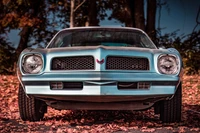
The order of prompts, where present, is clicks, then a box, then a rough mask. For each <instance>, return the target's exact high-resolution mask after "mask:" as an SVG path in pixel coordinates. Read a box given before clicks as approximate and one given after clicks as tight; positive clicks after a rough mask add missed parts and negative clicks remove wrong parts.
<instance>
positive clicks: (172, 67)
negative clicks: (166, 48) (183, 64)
mask: <svg viewBox="0 0 200 133" xmlns="http://www.w3.org/2000/svg"><path fill="white" fill-rule="evenodd" d="M158 70H159V72H160V73H162V74H177V73H178V71H179V60H178V58H177V57H176V56H175V55H168V54H166V55H161V56H159V57H158Z"/></svg>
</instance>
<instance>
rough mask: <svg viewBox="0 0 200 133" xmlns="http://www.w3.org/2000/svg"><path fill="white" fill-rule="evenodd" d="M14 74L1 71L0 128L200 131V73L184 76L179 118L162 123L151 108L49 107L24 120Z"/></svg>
mask: <svg viewBox="0 0 200 133" xmlns="http://www.w3.org/2000/svg"><path fill="white" fill-rule="evenodd" d="M18 84H19V81H18V79H17V77H16V76H5V75H0V105H1V108H0V131H1V132H5V133H7V132H53V133H54V132H55V133H56V132H57V133H63V132H67V133H97V132H105V133H108V132H109V133H110V132H116V133H117V132H123V133H124V132H138V133H139V132H156V133H163V132H164V133H165V132H170V133H171V132H181V133H183V132H192V133H199V132H200V123H199V121H200V76H197V75H193V76H184V77H183V85H182V86H183V89H182V90H183V92H182V95H183V106H182V122H180V123H171V124H162V123H161V122H160V120H159V116H157V115H155V114H154V112H153V110H152V109H150V110H147V111H85V110H79V111H75V110H61V111H59V110H55V109H52V108H48V113H47V114H45V118H44V120H42V121H39V122H28V121H27V122H24V121H22V120H21V119H20V117H19V110H18V103H17V102H18V100H17V93H18Z"/></svg>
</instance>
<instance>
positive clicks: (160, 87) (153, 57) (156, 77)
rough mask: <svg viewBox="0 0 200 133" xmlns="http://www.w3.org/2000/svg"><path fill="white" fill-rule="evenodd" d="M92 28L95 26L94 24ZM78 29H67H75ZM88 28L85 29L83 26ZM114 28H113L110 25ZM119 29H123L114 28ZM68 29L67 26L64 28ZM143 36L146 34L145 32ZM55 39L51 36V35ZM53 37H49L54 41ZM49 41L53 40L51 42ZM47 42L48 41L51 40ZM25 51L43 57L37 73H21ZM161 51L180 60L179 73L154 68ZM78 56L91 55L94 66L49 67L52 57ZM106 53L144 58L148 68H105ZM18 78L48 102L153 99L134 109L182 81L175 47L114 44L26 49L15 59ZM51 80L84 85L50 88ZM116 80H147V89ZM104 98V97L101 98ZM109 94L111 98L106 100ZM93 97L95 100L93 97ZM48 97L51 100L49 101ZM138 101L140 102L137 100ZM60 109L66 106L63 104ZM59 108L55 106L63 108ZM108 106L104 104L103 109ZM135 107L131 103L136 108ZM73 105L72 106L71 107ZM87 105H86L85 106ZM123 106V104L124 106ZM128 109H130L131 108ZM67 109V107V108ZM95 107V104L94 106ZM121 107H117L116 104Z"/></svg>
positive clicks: (163, 95) (171, 92)
mask: <svg viewBox="0 0 200 133" xmlns="http://www.w3.org/2000/svg"><path fill="white" fill-rule="evenodd" d="M93 28H95V27H93ZM76 29H79V28H74V29H69V30H76ZM85 29H87V28H85ZM113 29H114V28H113ZM117 29H118V30H119V29H121V30H123V28H117ZM124 29H129V30H137V31H139V32H142V33H143V34H145V33H144V32H143V31H141V30H138V29H134V28H124ZM65 30H68V29H65ZM145 35H146V34H145ZM53 39H54V38H53ZM53 39H52V40H53ZM51 42H52V41H51ZM51 42H50V43H51ZM27 54H39V55H41V57H42V60H43V68H42V70H41V71H40V72H39V73H38V74H26V73H24V72H23V68H22V64H23V58H24V56H25V55H27ZM162 54H167V55H168V54H169V55H170V54H173V55H174V56H176V58H177V59H178V60H179V72H178V73H177V74H174V75H166V74H161V73H160V72H159V70H158V68H157V64H158V62H157V60H158V57H159V56H160V55H162ZM77 56H78V57H81V56H91V57H93V58H94V66H95V67H94V69H92V70H51V69H52V68H51V67H52V66H51V63H52V60H53V59H54V58H57V57H77ZM108 56H120V57H137V58H146V59H147V60H148V62H149V69H148V70H115V69H114V70H108V69H106V62H107V57H108ZM18 67H19V70H18V73H20V76H19V80H20V81H21V84H22V86H23V88H24V91H25V92H26V94H27V95H32V96H34V97H36V98H40V99H42V100H44V101H46V103H48V104H49V105H52V104H51V103H49V102H50V101H51V100H53V101H60V100H61V101H65V102H70V101H73V102H80V101H82V102H85V105H87V104H86V103H89V102H94V101H95V102H104V103H105V102H121V101H132V102H136V103H137V104H138V105H139V104H141V103H144V101H145V100H147V101H148V99H152V98H153V99H154V100H153V101H151V102H152V103H151V104H148V106H147V105H144V106H142V105H143V104H142V105H140V106H138V108H137V109H144V108H147V107H150V106H152V105H153V103H155V102H156V101H158V100H161V99H162V100H163V98H164V99H169V98H171V97H173V95H174V94H175V92H176V89H177V87H178V85H179V83H180V82H181V76H182V73H183V64H182V60H181V56H180V54H179V53H178V51H176V50H175V49H157V48H155V49H149V48H138V47H114V46H112V47H111V46H102V45H100V46H84V47H83V46H82V47H62V48H48V46H47V48H45V49H32V48H28V49H25V50H24V51H23V52H22V53H21V55H20V57H19V62H18ZM52 82H56V83H59V82H81V83H82V84H83V88H81V89H79V90H74V89H70V88H68V89H67V90H65V89H61V90H52V88H51V87H50V86H51V83H52ZM119 82H128V83H129V82H130V83H131V82H134V83H135V82H136V84H139V83H148V85H149V86H150V87H149V88H140V89H138V88H134V89H122V90H121V89H119V86H118V83H119ZM104 97H106V98H104ZM109 97H111V99H109ZM93 98H95V99H96V100H94V99H93ZM48 99H51V100H48ZM139 101H141V102H139ZM62 107H63V108H66V107H64V106H62ZM62 107H60V106H59V107H58V108H62ZM92 107H94V106H92ZM107 107H109V106H106V108H107ZM135 107H136V106H133V108H135ZM72 108H73V109H74V108H75V107H74V106H73V107H72ZM85 108H87V107H85ZM88 108H89V106H88ZM123 108H124V107H123ZM133 108H131V109H133ZM67 109H70V107H68V108H67ZM77 109H79V107H77ZM95 109H96V107H95ZM115 109H116V108H115ZM119 109H120V107H119Z"/></svg>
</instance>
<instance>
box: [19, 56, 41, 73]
mask: <svg viewBox="0 0 200 133" xmlns="http://www.w3.org/2000/svg"><path fill="white" fill-rule="evenodd" d="M22 63H23V64H22V68H23V71H24V72H25V73H29V74H37V73H39V72H40V71H41V70H42V68H43V61H42V57H41V56H40V55H38V54H31V55H25V56H24V57H23V62H22Z"/></svg>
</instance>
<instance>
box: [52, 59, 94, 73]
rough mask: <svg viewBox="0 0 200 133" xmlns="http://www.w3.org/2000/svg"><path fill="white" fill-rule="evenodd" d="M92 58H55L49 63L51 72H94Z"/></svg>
mask: <svg viewBox="0 0 200 133" xmlns="http://www.w3.org/2000/svg"><path fill="white" fill-rule="evenodd" d="M94 63H95V62H94V57H93V56H76V57H56V58H53V60H52V63H51V70H94V69H95V64H94Z"/></svg>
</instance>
